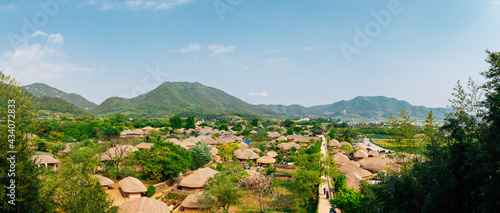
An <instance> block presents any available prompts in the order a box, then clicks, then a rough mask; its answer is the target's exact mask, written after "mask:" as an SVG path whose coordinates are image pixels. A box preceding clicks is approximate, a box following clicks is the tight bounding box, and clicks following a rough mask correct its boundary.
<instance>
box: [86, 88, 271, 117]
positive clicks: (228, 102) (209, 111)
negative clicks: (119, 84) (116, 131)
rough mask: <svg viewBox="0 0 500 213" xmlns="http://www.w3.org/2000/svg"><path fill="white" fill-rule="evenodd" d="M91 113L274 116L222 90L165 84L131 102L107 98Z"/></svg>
mask: <svg viewBox="0 0 500 213" xmlns="http://www.w3.org/2000/svg"><path fill="white" fill-rule="evenodd" d="M91 112H92V113H94V114H96V115H99V116H107V115H112V114H116V113H123V114H127V115H134V116H139V117H142V116H147V117H166V116H171V115H175V114H180V115H190V114H194V115H197V116H204V117H206V116H212V115H213V116H217V115H259V116H269V115H272V116H277V115H275V114H274V113H272V112H271V111H269V110H267V109H265V108H262V107H259V106H256V105H251V104H248V103H246V102H244V101H242V100H240V99H238V98H236V97H234V96H231V95H229V94H227V93H225V92H224V91H222V90H219V89H216V88H212V87H207V86H205V85H202V84H200V83H197V82H196V83H188V82H165V83H163V84H162V85H160V86H158V87H157V88H156V89H154V90H152V91H150V92H148V93H146V94H143V95H140V96H137V97H135V98H132V99H126V98H118V97H113V98H108V99H107V100H105V101H104V102H103V103H102V104H101V105H99V106H98V107H96V108H95V109H93V110H92V111H91Z"/></svg>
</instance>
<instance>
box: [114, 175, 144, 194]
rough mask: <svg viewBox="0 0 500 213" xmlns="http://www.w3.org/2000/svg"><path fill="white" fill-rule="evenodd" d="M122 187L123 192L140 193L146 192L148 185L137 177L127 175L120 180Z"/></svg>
mask: <svg viewBox="0 0 500 213" xmlns="http://www.w3.org/2000/svg"><path fill="white" fill-rule="evenodd" d="M119 183H120V187H121V188H122V191H123V192H126V193H138V192H146V191H147V189H146V186H144V184H142V182H141V181H140V180H139V179H137V178H135V177H126V178H125V179H123V180H120V182H119Z"/></svg>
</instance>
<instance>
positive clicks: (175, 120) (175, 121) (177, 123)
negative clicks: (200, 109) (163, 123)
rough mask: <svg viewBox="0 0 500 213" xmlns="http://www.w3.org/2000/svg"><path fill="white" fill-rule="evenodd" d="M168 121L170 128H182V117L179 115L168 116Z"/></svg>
mask: <svg viewBox="0 0 500 213" xmlns="http://www.w3.org/2000/svg"><path fill="white" fill-rule="evenodd" d="M169 121H170V127H172V129H180V128H182V118H181V116H179V115H174V116H173V117H170V118H169Z"/></svg>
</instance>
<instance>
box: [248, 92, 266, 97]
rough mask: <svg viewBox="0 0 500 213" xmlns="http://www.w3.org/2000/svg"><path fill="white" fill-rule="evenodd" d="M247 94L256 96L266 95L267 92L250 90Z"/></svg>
mask: <svg viewBox="0 0 500 213" xmlns="http://www.w3.org/2000/svg"><path fill="white" fill-rule="evenodd" d="M248 95H250V96H256V97H267V92H251V93H248Z"/></svg>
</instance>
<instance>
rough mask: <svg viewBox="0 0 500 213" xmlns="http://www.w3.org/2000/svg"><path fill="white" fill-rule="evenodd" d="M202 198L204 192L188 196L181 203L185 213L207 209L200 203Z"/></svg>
mask: <svg viewBox="0 0 500 213" xmlns="http://www.w3.org/2000/svg"><path fill="white" fill-rule="evenodd" d="M202 196H203V192H202V191H201V192H196V193H193V194H190V195H188V196H187V197H186V198H185V199H184V200H183V201H182V203H181V207H182V208H183V209H184V212H198V209H201V208H203V207H205V205H206V204H202V203H201V202H199V199H201V198H202Z"/></svg>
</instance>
